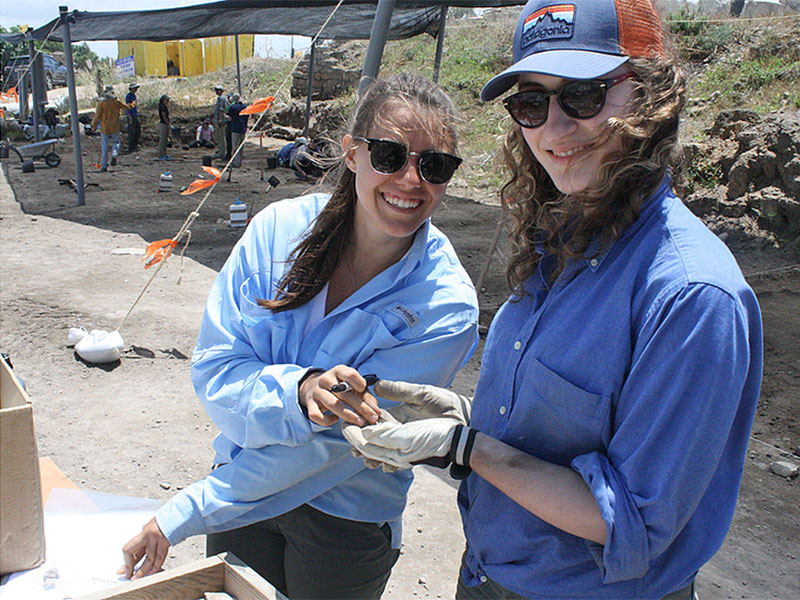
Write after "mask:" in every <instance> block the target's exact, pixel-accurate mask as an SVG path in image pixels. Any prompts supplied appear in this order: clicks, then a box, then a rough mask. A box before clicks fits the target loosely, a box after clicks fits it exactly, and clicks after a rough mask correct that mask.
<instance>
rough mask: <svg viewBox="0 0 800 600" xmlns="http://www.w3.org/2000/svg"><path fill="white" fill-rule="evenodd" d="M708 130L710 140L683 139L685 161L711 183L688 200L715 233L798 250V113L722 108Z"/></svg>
mask: <svg viewBox="0 0 800 600" xmlns="http://www.w3.org/2000/svg"><path fill="white" fill-rule="evenodd" d="M706 133H707V134H708V136H709V139H708V141H706V142H694V143H691V144H688V145H687V147H686V161H687V167H688V170H689V172H690V173H694V174H698V173H700V174H705V175H706V176H707V177H708V181H709V183H710V184H712V185H709V186H708V187H703V188H701V189H699V190H697V191H695V192H693V193H691V194H689V195H688V196H687V198H686V202H687V204H688V205H689V206H690V207H691V209H692V210H693V211H694V212H695V214H697V215H698V216H700V217H701V218H703V219H704V220H705V221H706V222H707V223H708V224H709V226H710V227H711V228H712V229H714V230H715V231H717V233H721V232H723V231H726V230H727V231H729V232H740V233H741V232H744V233H746V234H747V235H748V236H750V237H751V238H759V239H761V240H762V242H763V243H771V244H777V243H780V244H781V245H783V246H785V247H786V248H788V249H789V251H792V250H793V251H794V252H800V113H793V114H791V113H771V114H768V115H766V116H759V115H758V114H756V113H755V112H753V111H749V110H725V111H722V112H721V113H720V114H719V115H718V117H717V119H716V120H715V122H714V124H713V125H712V126H711V127H710V128H709V129H708V131H707V132H706ZM717 182H721V183H717ZM714 183H716V185H713V184H714Z"/></svg>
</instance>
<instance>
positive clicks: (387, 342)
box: [314, 309, 403, 368]
mask: <svg viewBox="0 0 800 600" xmlns="http://www.w3.org/2000/svg"><path fill="white" fill-rule="evenodd" d="M326 326H327V327H330V328H331V330H333V329H335V330H336V333H335V334H329V335H326V336H325V337H324V339H323V340H322V343H321V344H320V347H319V348H318V349H317V356H316V358H315V360H314V364H319V365H321V366H327V365H330V366H333V365H337V364H346V365H350V366H351V367H354V368H358V367H359V366H360V365H361V364H362V363H364V362H365V361H366V360H368V359H369V358H370V356H372V354H373V353H374V352H376V351H378V350H385V349H388V348H394V347H395V346H398V345H400V344H401V343H403V341H402V340H401V339H398V338H397V337H396V336H395V335H393V334H392V332H391V331H390V330H389V328H388V327H387V325H386V323H384V322H383V320H382V319H381V318H380V317H379V316H377V315H375V314H372V313H368V312H365V311H363V310H360V309H352V310H349V311H347V312H345V313H342V314H341V315H339V316H337V317H336V318H335V320H332V321H331V322H328V323H327V324H326Z"/></svg>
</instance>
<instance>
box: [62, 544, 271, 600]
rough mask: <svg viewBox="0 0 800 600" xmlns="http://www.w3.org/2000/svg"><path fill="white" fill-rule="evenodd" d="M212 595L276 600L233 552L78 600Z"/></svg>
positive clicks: (184, 599)
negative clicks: (222, 593) (215, 593)
mask: <svg viewBox="0 0 800 600" xmlns="http://www.w3.org/2000/svg"><path fill="white" fill-rule="evenodd" d="M213 592H225V593H227V594H230V595H231V596H233V597H234V598H236V599H237V600H275V588H273V587H272V586H271V585H270V584H269V583H268V582H267V581H266V580H265V579H263V578H262V577H261V576H260V575H259V574H258V573H256V572H255V571H253V569H251V568H250V567H248V566H247V565H245V564H244V563H243V562H242V561H241V560H239V559H238V558H237V557H236V555H234V554H232V553H230V552H226V553H223V554H219V555H217V556H212V557H210V558H206V559H205V560H200V561H197V562H194V563H191V564H189V565H186V566H184V567H178V568H175V569H169V570H168V571H162V572H161V573H157V574H155V575H148V576H147V577H144V578H142V579H138V580H136V581H131V582H130V583H126V584H124V585H121V586H118V587H114V588H111V589H108V590H103V591H102V592H95V593H94V594H89V595H88V596H83V597H81V598H78V600H144V599H152V600H197V599H198V598H203V596H204V595H205V594H209V595H211V593H213Z"/></svg>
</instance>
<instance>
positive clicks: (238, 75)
mask: <svg viewBox="0 0 800 600" xmlns="http://www.w3.org/2000/svg"><path fill="white" fill-rule="evenodd" d="M233 37H234V39H235V40H236V81H237V82H238V84H239V98H241V97H242V70H241V68H240V67H239V34H238V33H237V34H236V35H234V36H233Z"/></svg>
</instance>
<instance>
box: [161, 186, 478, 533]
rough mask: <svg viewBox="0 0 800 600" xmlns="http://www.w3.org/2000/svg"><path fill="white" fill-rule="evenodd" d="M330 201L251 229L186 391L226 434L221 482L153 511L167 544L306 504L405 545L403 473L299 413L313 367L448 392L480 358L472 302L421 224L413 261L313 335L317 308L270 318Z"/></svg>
mask: <svg viewBox="0 0 800 600" xmlns="http://www.w3.org/2000/svg"><path fill="white" fill-rule="evenodd" d="M327 201H328V196H327V195H323V194H314V195H310V196H305V197H302V198H297V199H295V200H287V201H282V202H276V203H273V204H271V205H269V206H268V207H267V208H265V209H264V210H263V211H261V212H260V213H259V214H258V215H257V216H256V217H255V218H254V219H253V221H252V222H251V224H250V226H249V227H248V229H247V231H246V232H245V234H244V235H243V236H242V238H241V240H240V241H239V242H238V243H237V244H236V246H235V247H234V249H233V251H232V253H231V256H230V257H229V258H228V261H227V262H226V263H225V266H224V267H223V269H222V270H221V271H220V273H219V276H218V277H217V280H216V282H215V283H214V286H213V287H212V289H211V292H210V294H209V297H208V303H207V306H206V311H205V315H204V317H203V324H202V327H201V329H200V335H199V337H198V340H197V345H196V347H195V351H194V355H193V357H192V381H193V383H194V387H195V390H196V392H197V394H198V396H199V397H200V400H201V401H202V402H203V405H204V406H205V408H206V410H207V411H208V414H209V415H210V416H211V418H212V419H213V421H214V423H216V425H217V426H218V427H219V429H220V434H219V435H218V436H217V438H216V439H215V440H214V448H215V450H216V451H217V456H216V459H215V462H216V463H222V464H223V466H221V467H219V468H217V469H215V470H214V471H213V472H212V473H211V474H210V475H208V476H207V477H206V478H205V479H203V480H201V481H199V482H196V483H194V484H193V485H191V486H189V487H188V488H186V489H185V490H183V491H181V492H180V493H179V494H177V495H176V496H174V497H173V498H172V499H171V500H170V501H169V502H168V503H167V504H165V505H164V506H162V507H161V509H159V511H158V513H157V514H156V521H157V522H158V525H159V527H160V528H161V530H162V531H163V532H164V534H165V535H166V536H167V539H168V540H169V541H170V543H172V544H176V543H178V542H180V541H181V540H183V539H186V538H187V537H189V536H191V535H196V534H200V533H211V532H215V531H223V530H227V529H232V528H236V527H242V526H244V525H247V524H251V523H254V522H257V521H260V520H263V519H266V518H270V517H274V516H277V515H280V514H283V513H285V512H287V511H289V510H292V509H293V508H296V507H297V506H300V505H302V504H305V503H308V504H310V505H311V506H313V507H314V508H317V509H318V510H321V511H323V512H326V513H328V514H331V515H334V516H337V517H342V518H346V519H352V520H356V521H365V522H376V523H382V522H389V523H390V525H391V526H392V529H393V533H394V535H393V536H392V541H393V545H394V546H395V547H399V544H400V529H399V528H400V516H401V513H402V510H403V508H404V507H405V501H406V492H407V491H408V488H409V486H410V484H411V480H412V477H411V474H410V472H409V471H398V472H397V473H395V474H387V473H383V472H382V471H381V470H370V469H365V468H364V461H363V460H362V459H360V458H358V459H357V458H354V457H353V456H352V455H351V454H350V445H349V443H348V442H347V441H346V440H345V439H344V437H343V436H342V434H341V428H340V425H339V424H336V425H334V426H332V427H320V426H318V425H316V424H313V423H312V422H311V421H309V419H308V417H307V416H306V415H305V414H304V412H303V411H302V410H301V408H300V405H299V403H298V399H297V388H298V382H299V380H300V379H301V378H302V377H303V375H305V374H306V372H307V371H308V370H309V368H311V367H317V368H322V369H329V368H331V367H334V366H336V365H338V364H346V365H350V366H352V367H354V368H356V369H358V370H359V372H361V373H362V374H367V373H376V374H377V375H378V376H379V377H382V378H385V379H397V380H406V381H413V382H418V383H430V384H434V385H441V386H446V385H449V384H450V383H451V382H452V379H453V376H454V375H455V373H456V371H458V369H459V368H460V367H461V366H463V364H464V363H465V362H466V360H467V359H468V358H469V357H470V355H471V354H472V352H473V351H474V349H475V346H476V344H477V321H478V303H477V297H476V294H475V289H474V287H473V285H472V282H471V281H470V279H469V277H468V275H467V274H466V272H465V271H464V269H463V268H462V267H461V264H460V263H459V262H458V259H457V258H456V255H455V252H454V250H453V247H452V246H451V244H450V242H449V241H448V240H447V238H446V237H445V236H444V235H443V234H442V233H441V232H440V231H439V230H438V229H436V227H434V226H433V225H431V224H430V222H426V223H425V224H424V225H423V226H422V227H421V228H420V229H419V231H418V232H417V233H416V234H415V237H414V241H413V244H412V246H411V249H410V250H409V251H408V252H407V254H406V255H405V256H404V258H403V259H401V260H400V261H399V262H397V263H396V264H394V265H392V266H391V267H389V268H388V269H386V270H385V271H383V272H382V273H380V274H379V275H377V276H376V277H375V278H373V279H372V280H371V281H369V282H368V283H367V284H365V285H364V286H363V287H362V288H360V289H359V290H357V291H356V292H355V293H354V294H353V295H352V296H350V297H349V298H347V299H346V300H345V301H344V302H342V303H341V304H340V305H339V306H337V307H336V308H335V309H334V310H332V311H331V312H330V313H329V314H327V315H325V316H324V317H323V318H322V319H321V320H320V321H319V322H315V319H314V318H313V314H314V310H313V309H314V302H313V301H312V302H309V303H307V304H305V305H304V306H301V307H300V308H297V309H294V310H290V311H284V312H279V313H272V312H271V311H269V310H267V309H265V308H262V307H261V306H259V305H258V304H257V300H258V299H264V298H273V297H274V296H275V290H276V285H277V283H278V282H279V281H280V279H281V277H282V275H283V274H284V273H285V272H286V270H288V268H289V266H290V263H289V260H288V259H289V255H290V252H291V250H292V249H293V248H295V247H296V245H297V244H298V243H299V241H300V240H301V239H302V238H303V236H304V235H305V234H306V233H307V232H308V229H309V227H310V226H311V224H312V222H313V220H314V219H315V218H316V216H317V215H318V214H319V212H320V210H322V208H323V206H324V205H325V204H326V202H327ZM310 319H311V322H310V321H309V320H310Z"/></svg>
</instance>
